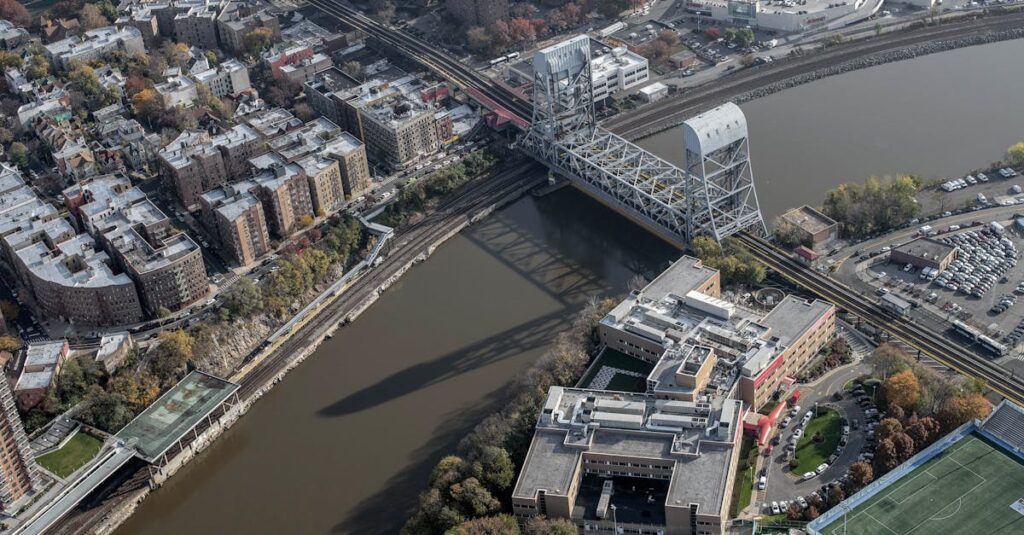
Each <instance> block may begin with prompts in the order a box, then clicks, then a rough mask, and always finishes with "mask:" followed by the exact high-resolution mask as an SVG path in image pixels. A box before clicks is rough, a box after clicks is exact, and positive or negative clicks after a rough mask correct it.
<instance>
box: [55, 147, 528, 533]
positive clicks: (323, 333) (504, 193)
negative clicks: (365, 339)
mask: <svg viewBox="0 0 1024 535" xmlns="http://www.w3.org/2000/svg"><path fill="white" fill-rule="evenodd" d="M517 169H518V170H520V171H522V170H523V169H525V170H527V171H529V170H530V169H531V167H530V166H525V167H524V166H519V167H516V168H513V169H511V170H508V169H506V170H504V171H502V172H499V173H495V175H496V176H494V177H491V178H488V179H483V180H482V181H481V182H480V183H474V184H471V185H469V186H467V189H466V190H464V191H462V192H460V198H461V196H465V197H466V198H467V200H466V202H465V203H464V204H458V199H453V200H452V201H451V202H449V204H450V205H451V206H448V207H447V209H446V210H444V212H445V216H444V217H435V216H437V214H436V213H435V214H431V215H428V218H429V217H435V219H436V222H434V224H432V225H431V224H427V225H426V226H424V225H411V226H410V228H408V229H405V230H403V231H402V232H400V233H399V234H397V235H396V236H395V238H393V239H394V240H395V242H396V245H395V248H402V247H403V246H405V247H408V248H410V250H412V251H413V252H414V254H401V253H395V254H393V255H391V256H389V257H388V258H386V259H385V260H384V261H383V262H382V263H381V264H380V265H379V266H377V267H376V268H374V269H371V270H369V271H366V272H364V273H363V274H361V275H360V276H358V277H356V278H355V279H353V280H352V281H351V282H350V284H349V285H348V286H347V287H346V289H345V290H346V291H342V292H338V295H337V296H336V297H334V298H333V299H330V300H327V302H325V303H324V304H323V305H322V307H321V309H320V313H319V314H310V315H309V316H308V319H307V321H305V322H303V323H302V324H301V325H296V326H295V328H294V329H292V331H291V332H290V333H288V334H287V335H286V336H284V337H282V340H281V343H280V344H277V345H274V346H271V347H269V348H267V350H266V352H267V353H270V355H265V356H263V357H262V358H259V357H258V358H257V359H253V360H254V361H257V360H258V361H260V364H261V365H260V366H254V367H247V368H246V371H247V373H246V374H245V375H244V376H236V377H233V378H232V379H233V380H235V381H237V382H239V383H241V384H242V385H243V389H244V390H245V391H246V393H245V395H244V397H243V398H242V400H241V402H240V403H239V404H237V405H236V406H234V407H232V408H231V409H230V410H229V411H228V412H227V413H226V414H225V415H224V416H223V417H222V418H221V419H220V420H219V421H218V422H216V424H214V425H213V426H212V427H209V428H206V429H203V430H202V432H201V433H199V434H198V435H197V436H196V437H194V439H193V440H192V441H191V442H190V443H189V444H188V445H187V446H186V447H185V448H184V449H183V450H182V451H180V452H178V454H177V455H175V456H174V457H173V458H171V459H170V461H169V462H168V463H167V464H166V465H165V466H164V467H163V468H162V469H161V470H160V471H159V472H158V473H156V474H155V477H154V478H153V479H154V484H155V486H154V487H153V488H150V487H143V488H134V489H123V488H122V489H120V490H119V492H120V491H125V492H124V493H123V494H120V495H118V496H117V497H116V498H115V499H112V500H109V501H108V503H105V504H103V505H101V506H100V507H99V508H97V509H103V510H102V511H100V510H95V511H89V512H86V514H83V515H81V516H88V517H90V518H86V519H83V520H84V522H73V521H72V523H73V524H76V525H75V527H74V529H61V530H60V531H68V532H81V531H89V532H93V533H101V534H106V533H112V532H113V531H114V530H115V529H117V527H118V526H120V525H121V524H122V523H124V522H125V521H126V520H127V519H128V518H129V517H130V516H131V515H132V514H133V513H134V512H135V510H136V509H137V507H138V506H139V505H140V504H141V503H143V502H144V501H145V499H146V498H148V497H149V496H150V495H151V494H152V492H153V490H155V489H156V488H159V487H160V486H161V485H163V484H164V483H165V482H166V481H167V480H168V479H169V478H170V477H172V476H173V475H175V474H176V473H177V472H178V471H179V470H180V469H182V468H183V467H185V466H186V465H187V464H188V463H189V462H190V461H192V460H194V459H195V458H196V457H197V456H198V455H199V454H200V453H202V452H203V451H204V450H206V449H207V448H208V447H209V446H210V445H212V444H213V443H214V442H215V441H216V440H217V439H218V438H220V437H221V436H222V435H223V434H224V432H225V431H227V430H228V429H230V428H231V427H232V426H233V425H234V424H235V423H236V422H238V421H239V419H240V418H241V417H242V416H243V415H245V414H246V413H247V412H248V411H249V409H250V408H252V407H253V406H254V404H255V403H256V401H257V400H259V399H260V398H262V397H263V396H264V395H265V394H267V393H268V392H270V391H271V389H272V388H273V387H274V386H275V385H277V384H278V383H279V382H281V381H282V380H283V378H284V377H285V376H286V375H288V373H290V372H291V371H293V370H294V369H295V368H296V367H298V365H299V364H301V363H302V362H304V361H305V360H306V359H307V358H308V357H309V356H310V355H312V354H313V353H314V352H315V351H316V349H317V348H318V347H319V346H320V345H321V344H322V343H324V342H325V341H326V340H328V339H329V338H331V337H332V336H333V335H334V333H335V332H336V331H337V330H338V328H339V327H340V326H341V325H343V324H344V323H347V322H349V321H351V320H354V319H355V318H356V317H358V316H359V315H360V314H362V313H363V312H364V311H366V310H367V309H368V308H369V307H370V306H371V305H372V304H373V303H375V302H376V301H377V300H378V299H379V298H380V296H381V295H382V294H383V293H384V292H385V291H387V290H388V289H389V288H390V287H391V286H393V285H394V284H395V283H396V282H398V281H399V280H400V279H401V277H402V276H403V275H404V274H406V273H407V272H408V271H409V270H410V269H411V268H412V267H413V266H415V265H416V264H419V263H421V262H423V261H425V260H426V259H427V258H429V257H430V256H431V255H432V254H433V253H434V252H435V251H436V250H437V249H438V247H439V246H440V245H442V244H443V243H444V242H446V241H448V240H449V239H451V238H452V237H454V236H456V235H457V234H459V232H461V231H463V230H464V229H466V228H467V227H469V226H470V225H472V224H474V223H476V222H479V221H480V220H482V219H483V218H484V217H485V216H486V215H487V214H490V213H491V212H493V211H494V210H497V209H499V208H501V207H503V206H506V205H508V204H510V203H512V202H514V201H516V200H517V199H519V198H521V197H522V196H523V195H525V194H526V193H527V192H528V191H529V190H530V189H531V188H532V187H534V186H535V185H536V184H539V183H540V182H542V181H543V175H541V174H538V175H537V176H535V177H532V178H522V177H520V176H517V174H516V170H517ZM488 181H489V182H488ZM492 183H493V184H492ZM467 192H468V193H467ZM491 195H494V198H493V199H491V198H490V196H491ZM481 198H482V199H485V200H484V201H483V202H481V200H480V199H481ZM452 203H454V204H452ZM424 238H426V239H424ZM367 284H368V285H369V286H368V287H366V286H367ZM356 294H359V295H356ZM338 305H341V306H338ZM296 341H298V342H301V344H300V345H299V347H298V348H297V350H292V349H296V348H293V347H291V344H294V343H295V342H296ZM275 353H276V355H275ZM254 379H255V380H256V381H258V382H254ZM133 479H135V478H133ZM115 494H117V493H115ZM114 501H116V503H112V502H114ZM65 524H67V522H66V523H65ZM62 527H63V526H62Z"/></svg>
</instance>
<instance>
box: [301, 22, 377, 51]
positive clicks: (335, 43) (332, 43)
mask: <svg viewBox="0 0 1024 535" xmlns="http://www.w3.org/2000/svg"><path fill="white" fill-rule="evenodd" d="M281 38H282V39H284V40H285V41H286V42H289V43H294V44H296V45H300V46H308V47H310V48H312V49H313V50H319V51H321V52H324V53H325V54H327V53H330V52H334V51H336V50H339V49H341V48H342V47H344V46H347V45H351V44H353V43H355V42H356V41H358V40H361V39H362V38H363V34H362V33H360V32H358V31H354V32H350V33H348V34H343V33H338V32H333V31H330V30H328V29H326V28H324V27H323V26H320V25H319V24H317V23H315V22H313V21H312V20H309V19H306V20H303V21H299V23H297V24H292V25H291V26H289V27H288V28H287V29H285V30H282V31H281Z"/></svg>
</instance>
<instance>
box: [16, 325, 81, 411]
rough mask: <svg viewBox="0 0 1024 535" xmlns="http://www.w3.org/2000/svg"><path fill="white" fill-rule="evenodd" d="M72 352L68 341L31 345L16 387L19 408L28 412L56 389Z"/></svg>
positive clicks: (26, 353) (27, 350)
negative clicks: (65, 360)
mask: <svg viewBox="0 0 1024 535" xmlns="http://www.w3.org/2000/svg"><path fill="white" fill-rule="evenodd" d="M70 351H71V348H70V346H69V345H68V341H67V340H54V341H51V342H39V343H34V344H29V345H28V347H27V348H26V349H25V363H24V364H23V365H22V368H21V375H19V376H18V381H17V383H16V384H15V385H14V397H15V399H16V400H17V404H18V408H19V409H21V410H22V411H28V410H29V409H31V408H32V407H35V406H36V405H39V404H40V403H41V402H42V401H43V398H45V397H46V393H47V392H49V391H50V389H51V388H56V386H57V379H58V377H59V376H60V368H61V366H62V365H63V364H64V359H66V358H67V356H68V353H69V352H70Z"/></svg>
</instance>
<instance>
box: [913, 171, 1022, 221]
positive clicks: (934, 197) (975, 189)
mask: <svg viewBox="0 0 1024 535" xmlns="http://www.w3.org/2000/svg"><path fill="white" fill-rule="evenodd" d="M1004 169H1008V170H1010V171H1011V172H1012V173H1000V171H1001V170H1004ZM957 181H962V186H960V184H957V186H958V187H956V188H955V189H948V190H947V189H945V188H943V186H944V185H945V184H946V182H957ZM946 182H944V183H942V184H940V185H939V186H938V187H935V188H930V189H927V190H925V191H923V192H921V194H920V195H918V201H919V202H920V203H921V214H922V216H925V217H927V216H936V215H940V214H943V213H946V212H950V213H955V212H957V211H959V210H962V209H964V208H969V209H974V208H976V207H979V206H985V205H986V204H988V205H992V204H1005V203H1008V202H1011V203H1013V204H1016V203H1017V202H1018V200H1017V199H1018V198H1022V197H1024V195H1022V194H1021V191H1018V190H1016V188H1014V186H1017V187H1019V188H1024V180H1022V177H1021V175H1020V174H1019V173H1018V172H1017V171H1016V170H1013V169H1010V168H994V169H989V170H985V171H980V172H978V171H974V172H971V173H968V174H966V175H964V176H962V177H957V178H952V179H950V180H948V181H946ZM979 194H980V195H983V196H984V198H985V203H979V202H978V200H979V198H978V195H979Z"/></svg>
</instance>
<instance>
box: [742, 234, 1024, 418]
mask: <svg viewBox="0 0 1024 535" xmlns="http://www.w3.org/2000/svg"><path fill="white" fill-rule="evenodd" d="M737 237H738V238H739V239H740V240H741V241H742V242H743V243H744V245H746V246H747V247H748V248H749V249H750V251H751V253H753V254H754V256H755V257H757V258H758V259H759V260H761V261H762V262H764V263H765V264H766V265H768V266H769V267H771V268H772V269H774V270H775V271H777V272H778V273H779V274H780V275H782V276H783V277H785V278H786V279H788V280H789V281H790V282H792V283H794V284H796V285H798V286H802V287H804V288H805V289H807V290H809V291H811V292H813V293H814V294H817V295H818V296H820V297H822V298H823V299H826V300H828V301H831V302H832V303H835V305H836V306H838V307H840V308H843V309H845V310H846V311H848V312H850V313H851V314H855V315H857V316H858V317H860V318H861V319H862V320H864V321H867V322H868V323H870V324H872V325H873V326H875V327H876V328H878V329H881V330H884V331H887V332H889V333H890V334H892V335H893V336H895V337H897V338H899V339H901V340H903V341H904V342H906V343H907V344H909V345H910V346H911V347H913V348H915V349H918V350H920V351H921V352H922V353H924V354H926V355H928V356H929V357H931V358H932V359H934V360H935V361H937V362H940V363H942V364H943V365H945V366H947V367H949V368H951V369H954V370H956V371H957V372H959V373H960V374H962V375H966V376H969V377H977V378H979V379H983V380H985V382H987V383H988V386H989V388H991V389H992V390H994V391H996V392H998V393H999V394H1000V395H1002V396H1004V397H1006V398H1007V399H1010V400H1012V401H1014V402H1016V403H1022V402H1024V381H1022V380H1021V379H1020V378H1017V377H1015V376H1013V375H1011V374H1010V373H1009V372H1007V371H1006V370H1005V369H1003V368H1001V367H1000V366H998V365H996V364H993V363H992V362H990V361H988V360H987V359H985V358H984V357H980V356H978V355H975V354H973V353H971V352H969V351H967V350H965V349H964V348H962V347H960V346H958V345H956V344H954V343H952V342H950V341H948V340H946V339H945V338H943V337H942V336H941V335H939V334H937V333H936V332H934V331H932V330H931V329H928V328H925V327H921V326H919V325H917V324H915V323H914V322H913V321H912V320H907V319H905V318H898V317H895V316H894V315H892V314H890V313H889V312H887V311H885V310H884V309H882V308H880V307H879V306H878V305H876V304H875V303H873V302H870V301H868V300H866V299H865V298H864V297H863V296H862V295H861V294H860V293H858V292H856V291H854V290H851V289H850V288H849V287H847V286H846V285H845V284H842V283H841V282H839V281H836V280H834V279H830V278H828V277H825V276H823V275H821V274H820V273H817V272H815V271H812V270H808V269H806V268H805V267H804V266H803V265H802V264H799V263H797V262H796V261H795V260H793V259H792V258H791V257H790V256H789V255H788V254H786V253H784V252H782V251H780V250H779V249H777V248H775V247H774V246H772V245H770V244H768V243H767V242H765V241H763V240H761V239H760V238H757V237H754V236H752V235H750V234H746V233H744V234H740V235H738V236H737Z"/></svg>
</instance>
